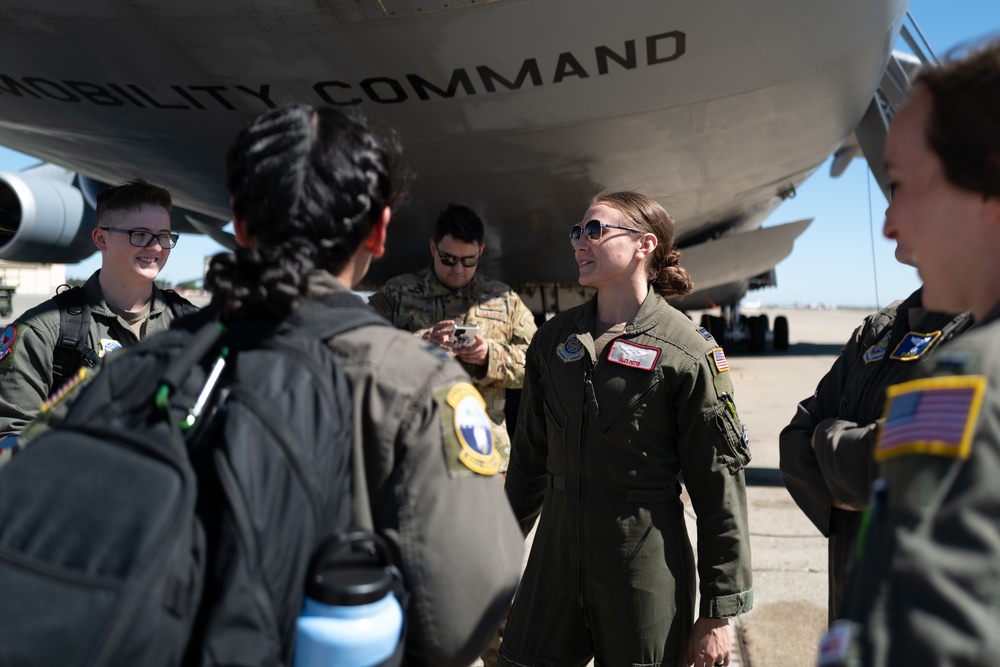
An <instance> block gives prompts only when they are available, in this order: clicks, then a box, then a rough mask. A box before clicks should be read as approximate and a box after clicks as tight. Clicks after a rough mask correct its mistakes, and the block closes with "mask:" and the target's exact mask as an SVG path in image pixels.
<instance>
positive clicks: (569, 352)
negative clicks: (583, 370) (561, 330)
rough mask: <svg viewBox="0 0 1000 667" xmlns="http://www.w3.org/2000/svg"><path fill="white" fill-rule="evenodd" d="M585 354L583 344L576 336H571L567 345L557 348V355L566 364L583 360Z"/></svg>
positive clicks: (567, 340)
mask: <svg viewBox="0 0 1000 667" xmlns="http://www.w3.org/2000/svg"><path fill="white" fill-rule="evenodd" d="M583 353H584V349H583V343H581V342H580V339H579V338H578V337H577V335H576V334H573V335H571V336H570V337H569V338H567V339H566V342H565V343H563V344H562V345H560V346H559V347H557V348H556V354H557V355H558V356H559V358H560V359H562V360H563V361H564V362H565V363H569V362H571V361H579V360H580V359H583Z"/></svg>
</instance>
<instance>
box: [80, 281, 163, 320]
mask: <svg viewBox="0 0 1000 667" xmlns="http://www.w3.org/2000/svg"><path fill="white" fill-rule="evenodd" d="M100 273H101V270H100V269H97V270H96V271H94V272H93V273H92V274H91V275H90V277H89V278H87V282H85V283H84V284H83V293H84V294H85V295H86V296H87V302H88V303H90V304H91V306H90V310H91V311H92V312H95V313H97V314H99V315H103V316H105V317H117V315H116V314H115V311H113V310H111V306H109V305H108V302H107V301H105V300H104V292H102V291H101V283H100V280H99V278H98V276H99V275H100ZM168 307H169V306H168V305H167V300H166V299H165V298H164V297H163V292H161V291H160V290H159V288H158V287H157V286H156V285H155V284H154V285H153V296H152V299H151V303H150V304H149V316H150V317H152V316H154V315H159V314H160V313H162V312H163V311H164V310H165V309H166V308H168Z"/></svg>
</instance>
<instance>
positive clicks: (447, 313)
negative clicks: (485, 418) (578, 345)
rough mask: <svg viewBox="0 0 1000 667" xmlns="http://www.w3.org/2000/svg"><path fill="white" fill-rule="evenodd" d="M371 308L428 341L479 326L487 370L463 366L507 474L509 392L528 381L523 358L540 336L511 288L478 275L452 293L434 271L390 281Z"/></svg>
mask: <svg viewBox="0 0 1000 667" xmlns="http://www.w3.org/2000/svg"><path fill="white" fill-rule="evenodd" d="M369 303H370V304H371V305H372V307H373V308H375V310H376V311H378V313H379V314H380V315H382V316H383V317H385V318H386V319H388V320H389V321H390V322H392V323H393V324H394V325H395V326H396V327H398V328H400V329H406V330H408V331H412V332H413V333H415V334H417V335H418V336H423V335H424V334H425V333H426V332H427V331H428V330H429V329H430V328H432V327H433V326H434V325H435V324H437V323H438V322H440V321H442V320H455V322H458V323H461V324H478V325H479V335H480V336H481V337H482V338H483V339H485V340H486V342H487V344H488V345H489V356H488V357H487V361H486V366H474V365H472V364H467V363H462V367H463V368H465V370H466V372H468V374H469V375H470V376H471V377H472V380H473V382H474V383H475V385H476V388H477V389H478V390H479V393H480V394H482V396H483V399H484V400H485V401H486V412H487V414H489V416H490V419H491V420H492V421H493V441H494V443H495V446H496V448H497V450H498V451H499V452H500V455H501V457H502V463H501V471H503V472H506V470H507V461H508V459H509V458H510V436H509V435H508V433H507V424H506V420H505V417H504V403H505V391H506V390H507V389H518V388H520V387H521V383H522V382H523V381H524V355H525V352H526V351H527V349H528V343H530V342H531V337H532V336H534V335H535V330H536V329H537V327H536V326H535V319H534V316H533V315H532V314H531V311H530V310H528V308H527V306H525V305H524V302H522V301H521V298H520V297H519V296H518V295H517V293H516V292H514V290H512V289H511V288H510V287H509V286H508V285H507V284H505V283H502V282H500V281H499V280H493V279H491V278H487V277H486V276H483V275H481V274H479V273H477V274H476V275H474V276H473V277H472V280H471V281H470V282H469V284H468V285H466V286H465V287H462V288H461V289H457V290H452V289H451V288H449V287H447V286H445V285H443V284H442V283H441V281H440V280H438V279H437V276H436V275H435V274H434V270H433V269H432V268H428V269H425V270H423V271H420V272H418V273H409V274H404V275H401V276H396V277H395V278H393V279H391V280H389V281H388V282H387V283H386V284H385V285H384V286H383V287H382V289H380V290H379V291H378V292H376V293H375V294H373V295H372V296H371V298H370V299H369Z"/></svg>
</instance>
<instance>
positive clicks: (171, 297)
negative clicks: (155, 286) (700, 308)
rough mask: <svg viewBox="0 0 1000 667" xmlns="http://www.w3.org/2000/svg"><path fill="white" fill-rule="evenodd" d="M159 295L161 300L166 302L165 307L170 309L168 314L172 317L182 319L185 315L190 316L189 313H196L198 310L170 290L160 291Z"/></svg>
mask: <svg viewBox="0 0 1000 667" xmlns="http://www.w3.org/2000/svg"><path fill="white" fill-rule="evenodd" d="M160 293H161V294H162V295H163V299H164V301H166V302H167V306H168V307H169V308H170V312H171V313H173V315H174V317H183V316H185V315H190V314H191V313H197V312H198V311H199V310H200V309H199V308H198V306H196V305H194V304H193V303H191V302H190V301H188V300H187V299H185V298H184V297H182V296H181V295H180V294H178V293H177V292H175V291H174V290H172V289H161V290H160Z"/></svg>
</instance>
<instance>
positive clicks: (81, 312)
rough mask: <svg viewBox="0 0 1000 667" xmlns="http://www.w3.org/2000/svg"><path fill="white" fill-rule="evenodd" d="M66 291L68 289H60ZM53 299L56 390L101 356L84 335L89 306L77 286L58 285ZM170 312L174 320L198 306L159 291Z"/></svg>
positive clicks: (87, 325) (96, 361)
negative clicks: (56, 312) (56, 327)
mask: <svg viewBox="0 0 1000 667" xmlns="http://www.w3.org/2000/svg"><path fill="white" fill-rule="evenodd" d="M63 287H66V288H67V289H65V290H64V289H62V288H63ZM59 290H61V291H57V292H56V295H55V297H53V299H54V300H55V302H56V305H57V306H59V338H58V339H56V346H55V348H54V349H53V351H52V380H53V386H52V387H50V390H52V389H55V388H56V387H57V386H58V385H60V384H62V383H63V382H65V381H66V380H68V379H69V378H70V377H72V376H73V375H74V374H75V373H76V372H77V370H78V369H79V368H80V367H81V366H84V365H86V366H87V367H89V368H93V367H95V366H97V364H98V363H100V361H101V357H100V355H99V354H98V353H97V351H96V350H94V349H93V348H92V347H90V345H89V343H88V342H87V334H88V333H90V303H88V302H87V294H86V292H84V291H83V287H80V286H79V285H77V286H75V287H69V285H60V286H59ZM160 294H162V295H163V298H164V300H165V301H166V302H167V306H168V307H169V308H170V312H171V313H173V315H174V317H183V316H184V315H191V314H193V313H195V312H197V311H198V308H197V306H195V305H194V304H193V303H191V302H190V301H188V300H187V299H185V298H184V297H182V296H181V295H180V294H178V293H177V292H175V291H173V290H169V289H164V290H160Z"/></svg>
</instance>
